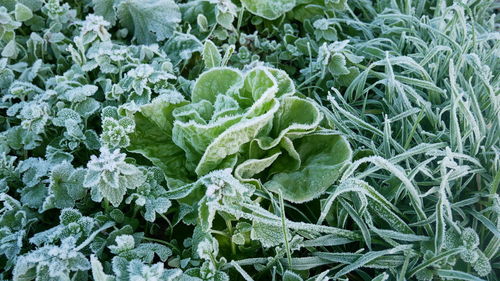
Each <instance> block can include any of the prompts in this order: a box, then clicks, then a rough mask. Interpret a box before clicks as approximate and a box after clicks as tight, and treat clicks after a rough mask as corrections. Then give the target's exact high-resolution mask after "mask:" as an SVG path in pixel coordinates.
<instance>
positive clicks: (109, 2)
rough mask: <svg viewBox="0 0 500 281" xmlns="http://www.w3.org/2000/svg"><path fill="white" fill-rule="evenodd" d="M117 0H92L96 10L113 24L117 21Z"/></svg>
mask: <svg viewBox="0 0 500 281" xmlns="http://www.w3.org/2000/svg"><path fill="white" fill-rule="evenodd" d="M115 2H116V1H115V0H92V5H93V6H94V12H95V13H96V14H97V15H100V16H102V17H103V18H104V19H105V20H106V21H108V22H109V23H110V24H111V25H114V24H115V23H116V11H115V7H114V6H115Z"/></svg>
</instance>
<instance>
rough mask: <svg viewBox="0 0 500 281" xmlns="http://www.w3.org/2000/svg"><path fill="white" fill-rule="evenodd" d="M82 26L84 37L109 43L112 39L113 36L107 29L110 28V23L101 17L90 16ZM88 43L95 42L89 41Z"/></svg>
mask: <svg viewBox="0 0 500 281" xmlns="http://www.w3.org/2000/svg"><path fill="white" fill-rule="evenodd" d="M81 24H82V28H81V29H80V36H82V37H91V38H95V37H99V39H100V40H101V41H107V40H109V39H110V38H111V35H110V34H109V33H108V30H107V29H106V28H107V27H108V26H110V23H109V22H107V21H106V20H105V19H104V18H103V17H101V16H97V15H94V14H90V15H88V16H87V17H86V18H85V21H83V22H82V23H81ZM87 41H93V40H89V39H87Z"/></svg>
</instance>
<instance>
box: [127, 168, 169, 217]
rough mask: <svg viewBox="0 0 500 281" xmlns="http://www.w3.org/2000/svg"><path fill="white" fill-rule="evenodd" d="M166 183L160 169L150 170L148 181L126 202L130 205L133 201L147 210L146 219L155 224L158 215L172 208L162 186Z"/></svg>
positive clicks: (147, 174)
mask: <svg viewBox="0 0 500 281" xmlns="http://www.w3.org/2000/svg"><path fill="white" fill-rule="evenodd" d="M162 182H164V179H163V174H162V172H161V171H160V170H159V169H158V168H150V169H149V170H148V171H147V172H146V181H145V182H144V183H143V184H142V185H140V186H139V187H137V189H136V190H135V191H134V192H133V193H132V194H131V195H130V196H129V197H128V198H127V199H126V200H125V203H127V204H130V203H131V202H132V201H134V202H135V204H136V205H137V206H139V207H143V208H144V209H145V212H144V215H143V216H144V219H145V220H147V221H149V222H154V221H155V219H156V214H157V213H158V214H164V213H165V212H167V211H168V209H169V208H170V206H172V203H171V201H170V200H169V199H168V197H167V194H166V193H167V191H166V190H165V188H164V187H163V186H162V185H161V183H162Z"/></svg>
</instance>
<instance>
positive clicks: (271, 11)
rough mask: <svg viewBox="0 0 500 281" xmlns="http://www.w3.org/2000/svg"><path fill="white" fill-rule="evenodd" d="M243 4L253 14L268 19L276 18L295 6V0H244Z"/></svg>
mask: <svg viewBox="0 0 500 281" xmlns="http://www.w3.org/2000/svg"><path fill="white" fill-rule="evenodd" d="M241 2H242V4H243V6H244V7H245V8H246V9H247V10H249V11H250V12H251V13H252V14H254V15H257V16H260V17H263V18H265V19H268V20H275V19H277V18H279V17H280V16H282V15H284V14H285V13H286V12H288V11H291V10H292V9H293V8H295V5H296V3H295V0H278V1H267V0H243V1H241Z"/></svg>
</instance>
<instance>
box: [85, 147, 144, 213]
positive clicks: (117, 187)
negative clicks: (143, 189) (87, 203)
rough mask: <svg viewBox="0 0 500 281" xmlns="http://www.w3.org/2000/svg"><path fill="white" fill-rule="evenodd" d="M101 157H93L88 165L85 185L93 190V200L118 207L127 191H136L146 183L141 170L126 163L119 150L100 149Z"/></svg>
mask: <svg viewBox="0 0 500 281" xmlns="http://www.w3.org/2000/svg"><path fill="white" fill-rule="evenodd" d="M100 151H101V155H100V156H99V158H98V157H96V156H95V155H93V156H92V157H91V159H90V161H89V162H88V163H87V168H88V170H87V174H86V175H85V179H84V182H83V185H84V186H85V187H88V188H91V189H92V200H94V201H97V202H100V201H101V200H102V198H103V197H104V198H105V199H107V200H109V202H110V203H111V204H113V206H115V207H118V205H120V203H121V202H122V200H123V196H124V195H125V193H126V191H127V189H135V188H136V187H138V186H140V185H141V184H142V183H143V182H144V180H145V179H144V175H143V173H142V171H141V170H139V169H138V168H137V167H135V166H134V165H132V164H128V163H126V162H125V154H123V153H120V151H119V150H115V151H113V152H110V151H109V149H108V148H106V147H103V148H101V149H100Z"/></svg>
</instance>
